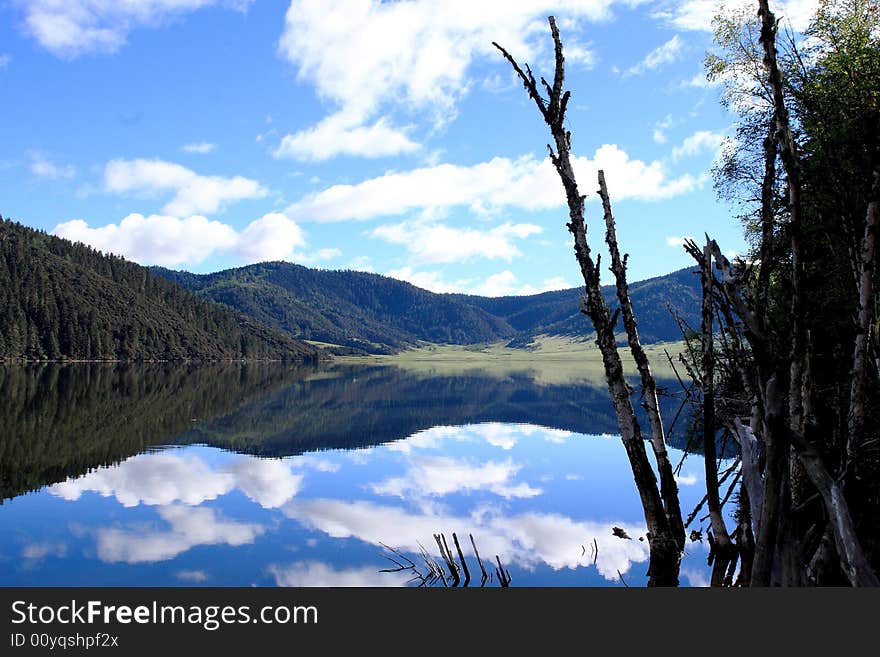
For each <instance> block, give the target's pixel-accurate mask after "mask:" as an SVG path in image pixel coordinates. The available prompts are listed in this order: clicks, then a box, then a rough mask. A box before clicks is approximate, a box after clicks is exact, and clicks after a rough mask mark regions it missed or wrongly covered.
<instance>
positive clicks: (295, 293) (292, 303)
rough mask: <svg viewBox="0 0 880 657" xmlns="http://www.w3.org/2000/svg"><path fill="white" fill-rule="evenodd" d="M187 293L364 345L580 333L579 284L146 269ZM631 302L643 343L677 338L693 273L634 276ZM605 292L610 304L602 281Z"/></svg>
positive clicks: (324, 338) (691, 294)
mask: <svg viewBox="0 0 880 657" xmlns="http://www.w3.org/2000/svg"><path fill="white" fill-rule="evenodd" d="M154 271H155V272H157V273H158V274H160V275H162V276H165V277H166V278H168V279H169V280H171V281H174V282H175V283H178V284H180V285H182V286H183V287H186V288H188V289H190V290H192V291H194V292H195V293H196V294H197V295H199V296H201V297H203V298H205V299H210V300H211V301H216V302H219V303H223V304H226V305H228V306H230V307H232V308H235V309H236V310H239V311H241V312H243V313H246V314H248V315H250V316H251V317H253V318H254V319H256V320H257V321H260V322H262V323H264V324H267V325H268V326H272V327H274V328H278V329H281V330H283V331H287V332H289V333H290V334H291V335H293V336H295V337H298V338H302V339H306V340H317V341H320V342H328V343H332V344H336V345H343V346H345V347H350V348H353V349H356V350H362V351H366V352H370V353H387V352H394V351H398V350H400V349H402V348H405V347H407V346H409V345H412V344H415V343H417V342H419V341H427V342H437V343H452V344H475V343H481V342H494V341H498V340H511V341H512V344H513V345H524V344H527V343H528V342H529V341H530V339H531V338H532V336H535V335H539V334H542V333H546V334H549V335H570V336H583V337H586V336H588V335H590V333H591V328H590V326H589V322H588V321H587V320H586V319H585V318H584V316H583V315H582V314H581V313H580V307H581V305H580V304H581V302H580V294H581V291H580V289H579V288H572V289H569V290H562V291H558V292H545V293H542V294H535V295H530V296H512V297H496V298H489V297H478V296H470V295H463V294H435V293H433V292H428V291H427V290H422V289H420V288H417V287H415V286H413V285H410V284H409V283H405V282H403V281H398V280H396V279H393V278H388V277H385V276H379V275H377V274H370V273H365V272H358V271H327V270H318V269H309V268H307V267H303V266H300V265H295V264H291V263H287V262H270V263H262V264H258V265H250V266H247V267H241V268H238V269H229V270H226V271H221V272H217V273H214V274H206V275H196V274H190V273H188V272H179V271H171V270H167V269H161V268H154ZM630 290H631V293H632V298H633V304H634V305H635V308H636V312H637V313H638V317H639V321H640V331H641V333H642V337H643V340H644V341H645V342H646V343H650V342H660V341H666V340H679V339H681V332H680V330H679V328H678V326H677V325H676V323H675V321H674V319H673V317H672V314H671V313H670V310H669V308H670V307H672V308H674V309H675V310H676V311H677V312H678V313H680V314H681V316H682V317H683V318H684V319H685V320H686V321H687V322H688V323H689V324H691V325H693V326H699V321H700V320H699V307H700V301H699V299H700V297H699V277H697V276H695V275H693V274H692V273H690V270H687V269H684V270H681V271H677V272H674V273H672V274H669V275H666V276H661V277H658V278H653V279H650V280H646V281H642V282H639V283H634V284H633V285H632V286H631V288H630ZM605 293H606V298H607V299H608V300H609V303H612V307H616V297H615V294H614V291H613V289H612V288H611V287H608V288H606V290H605Z"/></svg>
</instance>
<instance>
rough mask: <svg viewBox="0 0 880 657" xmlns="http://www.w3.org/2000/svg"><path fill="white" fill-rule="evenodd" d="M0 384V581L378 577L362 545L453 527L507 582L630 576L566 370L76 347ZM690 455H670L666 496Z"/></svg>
mask: <svg viewBox="0 0 880 657" xmlns="http://www.w3.org/2000/svg"><path fill="white" fill-rule="evenodd" d="M0 393H2V394H3V397H2V400H3V401H2V402H0V404H2V406H0V412H2V417H0V421H2V422H3V426H4V427H7V428H10V431H9V432H7V433H5V434H4V435H3V437H2V438H0V468H2V469H0V475H2V486H3V488H2V493H3V496H4V497H5V498H7V499H6V501H5V503H4V505H3V506H0V527H2V529H0V584H2V585H157V586H162V585H212V586H221V585H230V586H243V585H252V584H253V585H270V586H272V585H280V586H398V585H404V584H405V583H406V581H407V579H408V578H409V575H408V574H405V573H382V572H379V571H380V570H381V569H383V568H386V567H387V566H388V565H389V563H388V562H387V561H386V560H385V558H384V556H383V548H382V545H387V546H390V547H392V548H394V549H396V550H399V551H401V552H403V553H406V554H409V555H411V556H412V557H413V558H414V559H415V558H416V556H417V555H418V553H419V549H420V546H422V545H423V546H426V547H433V546H434V542H433V534H435V533H438V532H445V533H446V534H447V535H451V533H452V532H457V533H458V535H459V536H462V537H466V536H467V534H469V533H470V534H473V536H474V538H475V539H476V541H477V546H478V548H479V550H480V553H481V555H482V556H483V558H484V559H485V560H488V559H494V556H495V555H498V556H500V558H501V560H502V561H503V562H504V565H505V567H508V568H509V569H510V573H511V575H512V577H513V581H512V585H513V586H533V585H554V586H555V585H560V586H568V585H575V586H585V585H586V586H594V585H613V586H621V585H622V583H621V578H623V579H624V580H625V581H626V583H627V584H629V585H631V586H641V585H644V584H645V582H646V578H645V575H644V573H645V569H646V567H647V558H648V546H647V542H646V541H640V540H638V539H639V538H640V537H642V536H644V521H643V516H642V511H641V507H640V506H639V501H638V496H637V494H636V491H635V487H634V485H633V482H632V478H631V475H630V473H629V466H628V463H627V460H626V455H625V453H624V450H623V448H622V446H621V444H620V441H619V439H617V438H616V437H614V436H612V435H610V434H611V433H612V432H613V431H614V428H615V427H614V422H613V419H612V417H611V416H610V415H609V403H608V401H607V397H606V396H605V394H604V392H603V391H602V389H601V387H599V386H598V385H596V386H591V385H590V384H589V383H588V382H580V383H578V384H572V385H545V384H537V383H535V382H534V380H532V379H530V378H528V377H520V376H496V377H481V376H479V375H473V374H471V375H467V376H430V377H429V376H424V375H421V374H418V373H411V372H410V373H407V372H402V371H400V370H397V369H396V368H392V367H369V368H368V367H336V368H330V369H323V370H303V369H296V368H290V367H286V366H281V365H241V364H231V365H230V364H227V365H214V366H202V367H198V366H186V367H180V366H153V365H149V366H137V367H135V366H120V365H83V366H64V367H58V366H51V367H48V366H42V367H29V368H12V367H6V368H0ZM672 452H673V460H674V461H677V459H678V458H680V452H677V450H672ZM701 471H702V462H701V461H699V460H696V459H694V460H690V461H686V462H685V465H684V468H683V469H682V473H681V474H682V476H681V478H680V481H679V483H680V485H681V492H682V507H683V508H684V509H686V510H689V509H690V508H692V507H693V505H694V504H695V503H696V502H697V501H699V497H700V495H699V490H700V489H701V487H700V486H699V484H700V483H701ZM27 491H33V492H27ZM615 526H616V527H620V528H623V529H624V530H625V531H626V532H627V534H629V535H630V536H631V537H632V540H625V539H620V538H617V537H615V536H614V535H613V534H612V528H613V527H615ZM594 540H595V544H596V545H597V546H598V554H597V555H595V559H594V555H593V554H591V552H592V550H591V547H590V546H591V545H592V544H593V541H594ZM463 548H464V549H465V554H467V555H469V554H470V546H469V541H467V540H466V541H465V542H464V545H463ZM432 552H435V550H432ZM706 556H707V550H706V548H704V547H703V545H702V544H701V543H689V544H688V554H687V555H686V556H685V560H684V563H683V567H682V583H683V584H691V585H700V584H704V583H705V581H706V579H707V574H708V571H707V569H706V566H705V563H706Z"/></svg>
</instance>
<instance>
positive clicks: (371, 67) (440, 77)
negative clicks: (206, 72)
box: [279, 0, 640, 158]
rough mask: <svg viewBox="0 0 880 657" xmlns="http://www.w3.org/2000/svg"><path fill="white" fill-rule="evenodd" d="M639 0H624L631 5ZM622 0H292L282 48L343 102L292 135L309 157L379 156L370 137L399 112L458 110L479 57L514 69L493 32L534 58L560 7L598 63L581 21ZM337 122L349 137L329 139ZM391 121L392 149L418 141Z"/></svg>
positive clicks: (584, 51)
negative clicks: (331, 125) (550, 18)
mask: <svg viewBox="0 0 880 657" xmlns="http://www.w3.org/2000/svg"><path fill="white" fill-rule="evenodd" d="M639 2H640V0H624V4H628V5H633V4H639ZM613 4H615V0H565V1H563V2H562V3H560V2H553V1H551V0H515V1H511V0H507V1H506V2H502V1H500V0H495V1H489V0H483V1H481V2H478V3H474V2H470V1H469V0H448V1H446V2H442V3H441V2H436V1H435V0H413V1H410V2H381V0H339V1H337V2H334V3H333V5H332V7H328V5H327V3H326V2H322V1H321V0H292V2H291V3H290V8H289V9H288V12H287V16H286V20H285V26H284V33H283V34H282V36H281V39H280V41H279V50H280V52H281V53H282V55H283V56H284V57H286V58H287V59H288V60H289V61H290V62H291V63H292V64H293V65H294V67H295V68H296V71H297V76H298V78H299V79H300V80H303V81H305V82H308V83H310V84H312V85H313V86H314V88H315V91H316V93H317V95H318V96H319V97H320V98H322V99H324V100H326V101H328V102H329V103H330V104H332V105H333V106H334V107H335V109H334V111H333V112H332V113H331V115H330V116H329V117H328V118H327V119H324V121H322V122H320V123H319V124H318V125H317V126H315V127H314V128H309V129H306V130H303V131H301V132H299V133H297V134H295V135H291V136H289V141H288V142H287V143H288V145H290V144H293V143H295V144H296V146H297V148H296V149H295V150H294V153H295V154H296V156H299V157H308V158H313V157H331V156H333V155H338V154H349V155H367V156H375V155H376V154H377V150H382V146H381V145H380V144H378V143H376V144H374V145H373V147H370V148H367V147H365V146H364V145H363V144H362V143H361V142H362V141H363V137H364V135H365V134H367V133H369V132H370V131H372V130H373V129H375V127H376V126H377V125H380V124H381V123H382V122H383V121H388V116H389V115H390V114H391V113H394V112H397V113H405V114H408V115H409V116H412V117H413V118H417V119H420V120H427V121H429V122H431V123H432V124H433V125H434V126H435V127H436V126H440V125H443V124H444V123H446V122H448V121H450V120H451V119H452V118H454V116H455V113H456V106H457V104H458V102H459V100H460V99H461V98H462V97H463V96H464V95H465V94H466V93H467V91H468V88H469V86H470V85H469V80H470V78H469V72H470V69H471V65H472V64H473V63H474V62H475V61H477V60H486V59H488V60H489V61H492V62H494V63H495V64H497V66H498V67H499V68H503V69H504V70H505V74H508V73H509V71H508V70H507V68H506V66H507V65H506V63H505V62H503V60H502V59H501V56H500V54H499V53H498V51H497V50H495V49H494V47H493V46H492V41H493V40H494V41H497V42H499V43H501V44H502V45H504V46H505V47H506V48H507V49H508V50H509V51H510V52H511V53H513V54H514V55H515V56H516V57H517V58H519V59H520V60H521V61H532V62H534V59H535V57H537V56H539V55H543V54H545V53H546V52H547V50H548V27H547V22H546V17H547V15H548V14H550V13H556V14H557V15H559V16H560V21H561V24H563V25H564V28H565V36H566V43H568V44H570V46H569V47H568V48H567V58H568V59H569V60H570V61H571V62H573V63H575V64H577V65H580V66H587V67H589V66H592V65H593V63H594V61H595V57H594V55H593V53H592V51H591V50H590V48H589V46H588V45H582V44H581V43H580V42H579V41H578V31H579V23H580V21H583V20H588V21H600V20H606V19H608V18H610V17H611V11H610V8H611V6H612V5H613ZM382 115H384V118H380V119H378V121H377V119H376V117H377V116H382ZM327 121H332V122H337V123H344V128H345V130H344V131H343V132H342V134H343V137H342V139H341V143H339V144H333V143H331V140H328V139H326V138H325V129H324V124H325V123H326V122H327ZM384 128H385V129H388V130H390V131H391V133H390V134H392V135H393V136H394V138H393V140H392V141H391V143H389V144H388V145H387V146H386V147H385V148H386V149H387V150H394V149H395V148H396V149H397V150H395V152H403V151H405V150H411V149H415V148H416V144H415V143H414V142H412V141H411V140H410V137H409V136H408V135H406V134H405V133H404V132H403V131H401V130H400V129H397V128H392V127H391V125H390V124H389V123H386V124H384ZM362 130H365V131H366V133H363V132H361V131H362ZM331 136H332V133H331ZM367 141H369V140H367ZM352 142H354V144H355V146H354V147H352ZM282 150H284V143H282Z"/></svg>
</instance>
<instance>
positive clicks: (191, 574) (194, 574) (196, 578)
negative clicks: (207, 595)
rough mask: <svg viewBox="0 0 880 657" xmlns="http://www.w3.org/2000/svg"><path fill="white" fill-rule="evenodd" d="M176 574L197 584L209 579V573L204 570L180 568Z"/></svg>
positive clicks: (186, 580)
mask: <svg viewBox="0 0 880 657" xmlns="http://www.w3.org/2000/svg"><path fill="white" fill-rule="evenodd" d="M174 576H175V577H177V579H179V580H182V581H184V582H195V583H197V584H200V583H202V582H206V581H208V574H207V573H206V572H205V571H204V570H179V571H177V572H176V573H175V575H174Z"/></svg>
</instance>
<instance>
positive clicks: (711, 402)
mask: <svg viewBox="0 0 880 657" xmlns="http://www.w3.org/2000/svg"><path fill="white" fill-rule="evenodd" d="M703 261H704V265H703V266H702V267H701V271H702V289H703V303H702V322H701V326H700V329H701V334H702V347H703V350H702V351H703V353H702V367H703V383H702V388H703V463H704V466H705V473H706V500H707V504H708V507H709V518H710V520H711V523H712V531H713V533H714V534H715V542H716V551H717V552H718V557H716V558H720V559H722V560H723V559H727V560H729V555H730V551H731V547H732V543H731V541H730V535H729V534H728V533H727V526H726V525H725V523H724V517H723V516H722V514H721V500H720V496H719V493H718V469H717V466H716V465H715V460H716V458H717V450H716V449H715V341H714V338H713V336H714V324H715V319H714V312H713V310H714V307H715V301H714V298H713V296H712V288H713V287H714V276H713V274H712V247H711V245H710V244H709V243H708V240H707V244H706V246H705V247H704V248H703Z"/></svg>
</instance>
